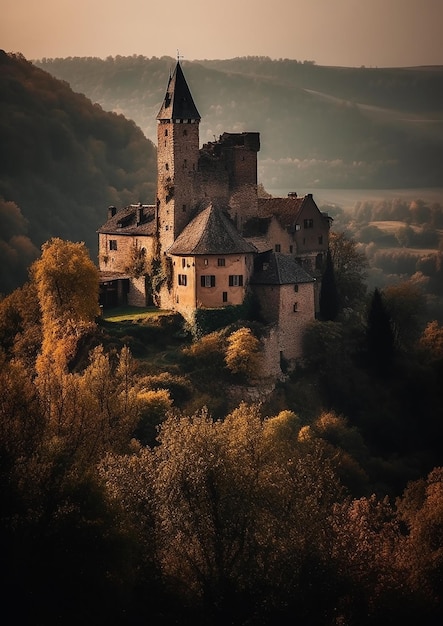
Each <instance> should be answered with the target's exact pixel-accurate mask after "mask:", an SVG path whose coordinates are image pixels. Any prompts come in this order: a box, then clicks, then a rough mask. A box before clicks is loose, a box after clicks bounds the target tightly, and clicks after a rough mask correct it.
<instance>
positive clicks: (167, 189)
mask: <svg viewBox="0 0 443 626" xmlns="http://www.w3.org/2000/svg"><path fill="white" fill-rule="evenodd" d="M200 119H201V118H200V114H199V112H198V110H197V107H196V106H195V104H194V100H193V99H192V95H191V92H190V90H189V87H188V84H187V82H186V79H185V77H184V75H183V71H182V68H181V66H180V63H179V62H178V61H177V64H176V66H175V69H174V72H173V73H172V75H170V77H169V82H168V86H167V89H166V95H165V98H164V101H163V104H162V106H161V108H160V111H159V113H158V115H157V120H158V127H157V139H158V141H157V167H158V173H157V222H158V233H159V242H160V248H161V251H164V250H166V249H167V248H168V247H169V246H170V245H171V244H172V243H173V241H174V240H175V239H176V238H177V237H178V235H179V234H180V233H181V231H182V230H183V228H184V227H185V226H186V224H187V223H188V222H189V220H190V213H191V209H192V207H193V205H194V204H195V202H196V200H197V198H196V189H195V179H196V173H197V165H198V158H199V123H200Z"/></svg>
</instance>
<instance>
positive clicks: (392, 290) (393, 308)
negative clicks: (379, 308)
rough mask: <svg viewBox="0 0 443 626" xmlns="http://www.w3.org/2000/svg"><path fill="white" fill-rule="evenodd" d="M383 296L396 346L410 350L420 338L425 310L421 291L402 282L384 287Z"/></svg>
mask: <svg viewBox="0 0 443 626" xmlns="http://www.w3.org/2000/svg"><path fill="white" fill-rule="evenodd" d="M383 296H384V299H385V302H386V306H387V308H388V310H389V314H390V316H391V323H392V328H393V331H394V334H395V339H396V342H397V344H398V345H399V346H401V347H402V348H405V349H410V348H412V347H413V346H414V345H415V343H416V341H417V340H418V338H419V336H420V332H421V330H422V323H423V318H424V313H425V309H426V304H425V296H424V293H423V291H422V289H420V287H418V286H417V285H416V284H414V283H413V282H411V281H404V282H402V283H400V284H398V285H391V286H389V287H385V289H384V290H383Z"/></svg>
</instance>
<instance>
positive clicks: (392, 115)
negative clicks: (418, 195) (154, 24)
mask: <svg viewBox="0 0 443 626" xmlns="http://www.w3.org/2000/svg"><path fill="white" fill-rule="evenodd" d="M175 62H176V61H175V59H173V58H171V57H162V58H156V57H152V58H146V57H143V56H131V57H121V56H117V57H108V58H107V59H98V58H92V57H90V58H80V57H74V58H64V59H63V58H61V59H60V58H59V59H43V60H40V61H36V64H37V65H39V66H40V67H42V68H44V69H45V70H47V71H49V72H50V73H52V74H53V75H54V76H57V77H59V78H62V79H64V80H67V81H68V82H69V83H70V84H71V86H72V88H73V89H74V90H75V91H80V92H82V93H85V94H86V95H87V96H88V97H90V98H91V99H92V100H93V101H94V102H98V103H100V104H101V105H102V106H103V107H104V108H106V109H107V110H113V111H117V112H120V113H123V114H124V115H125V116H126V117H128V118H130V119H133V120H135V121H136V123H137V124H138V125H139V126H140V127H141V128H142V130H143V132H144V133H145V135H146V136H147V137H149V138H150V139H152V140H153V141H154V142H156V119H155V118H156V115H157V113H158V109H159V106H160V103H161V100H162V97H163V95H164V91H165V88H166V84H167V79H168V75H169V72H170V70H171V69H172V68H173V67H174V64H175ZM182 65H183V68H184V71H185V74H186V78H187V80H188V82H189V85H190V87H191V91H192V94H193V96H194V99H195V102H196V104H197V107H198V109H199V112H200V114H201V115H202V122H201V132H200V137H201V141H202V142H206V141H212V140H213V139H214V136H215V137H218V136H219V135H220V134H221V133H222V132H224V131H228V132H237V131H243V130H250V131H258V132H260V133H261V151H260V153H259V178H260V181H261V182H262V183H263V184H264V186H265V188H267V189H271V190H272V189H279V188H288V189H294V190H296V191H300V192H303V189H306V188H315V187H317V188H318V187H325V188H328V187H339V188H343V187H348V188H371V187H372V188H398V187H429V186H441V181H442V180H443V66H442V67H440V66H438V67H437V66H434V67H416V68H365V67H361V68H345V67H326V66H317V65H315V63H312V62H306V61H305V62H299V61H295V60H288V59H281V60H271V59H269V58H267V57H243V58H235V59H228V60H201V61H192V62H189V61H186V60H184V61H182Z"/></svg>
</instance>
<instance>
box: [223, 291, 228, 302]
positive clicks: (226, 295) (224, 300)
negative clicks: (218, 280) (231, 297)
mask: <svg viewBox="0 0 443 626" xmlns="http://www.w3.org/2000/svg"><path fill="white" fill-rule="evenodd" d="M227 301H228V292H227V291H224V292H223V302H227Z"/></svg>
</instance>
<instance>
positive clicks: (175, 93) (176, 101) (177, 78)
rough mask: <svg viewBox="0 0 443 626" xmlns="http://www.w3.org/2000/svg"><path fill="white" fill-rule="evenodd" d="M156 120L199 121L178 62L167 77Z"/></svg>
mask: <svg viewBox="0 0 443 626" xmlns="http://www.w3.org/2000/svg"><path fill="white" fill-rule="evenodd" d="M157 119H158V120H171V119H188V120H199V121H200V120H201V117H200V113H199V112H198V110H197V107H196V106H195V104H194V100H193V99H192V96H191V92H190V90H189V87H188V83H187V82H186V78H185V76H184V74H183V70H182V68H181V65H180V62H179V61H177V65H176V66H175V69H174V71H173V73H172V75H171V76H170V77H169V81H168V87H167V89H166V94H165V99H164V100H163V104H162V106H161V108H160V111H159V113H158V115H157Z"/></svg>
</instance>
